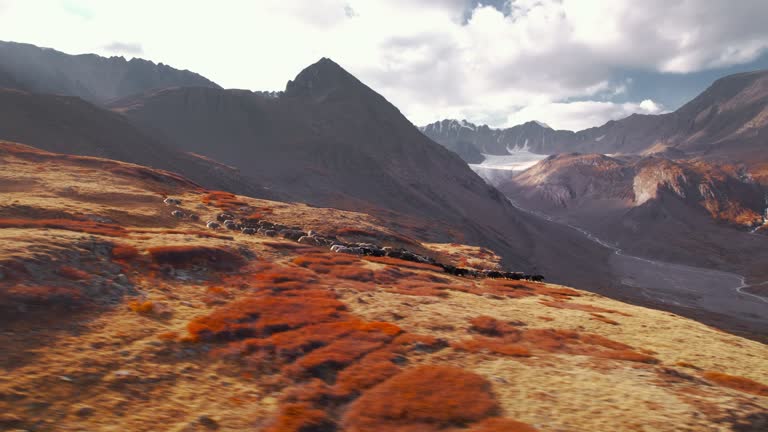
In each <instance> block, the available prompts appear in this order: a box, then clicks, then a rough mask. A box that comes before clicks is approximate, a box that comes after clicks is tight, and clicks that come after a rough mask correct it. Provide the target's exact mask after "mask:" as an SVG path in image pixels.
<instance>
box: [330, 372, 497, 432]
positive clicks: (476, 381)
mask: <svg viewBox="0 0 768 432" xmlns="http://www.w3.org/2000/svg"><path fill="white" fill-rule="evenodd" d="M498 412H499V406H498V404H497V402H496V399H495V397H494V395H493V393H491V384H490V383H489V382H488V381H487V380H485V378H483V377H481V376H480V375H477V374H475V373H472V372H468V371H465V370H463V369H459V368H456V367H452V366H417V367H414V368H411V369H406V370H405V371H403V372H402V373H400V374H397V375H395V376H394V377H392V378H390V379H389V380H387V381H385V382H383V383H381V384H379V385H377V386H376V387H373V388H372V389H370V390H369V391H367V392H365V393H364V394H363V395H362V396H361V397H360V398H359V399H357V400H356V401H355V402H353V403H352V405H351V406H350V407H349V409H348V411H347V413H346V415H345V416H344V420H343V424H344V426H345V430H347V431H349V432H362V431H385V430H386V431H397V432H406V431H408V432H416V431H420V432H430V431H439V430H442V429H446V428H450V427H462V426H465V425H467V424H470V423H474V422H477V421H479V420H483V419H485V418H489V417H493V416H495V415H496V414H497V413H498Z"/></svg>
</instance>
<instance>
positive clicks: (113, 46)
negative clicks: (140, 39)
mask: <svg viewBox="0 0 768 432" xmlns="http://www.w3.org/2000/svg"><path fill="white" fill-rule="evenodd" d="M103 48H104V50H106V51H109V52H113V53H117V54H129V55H140V54H142V53H143V52H144V48H142V46H141V44H137V43H130V42H117V41H115V42H112V43H109V44H107V45H104V47H103Z"/></svg>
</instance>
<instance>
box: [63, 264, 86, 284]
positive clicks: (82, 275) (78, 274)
mask: <svg viewBox="0 0 768 432" xmlns="http://www.w3.org/2000/svg"><path fill="white" fill-rule="evenodd" d="M56 273H57V274H58V275H59V276H61V277H64V278H66V279H69V280H74V281H79V280H86V279H90V278H91V275H90V274H88V273H86V272H84V271H82V270H80V269H76V268H74V267H70V266H61V267H59V269H58V270H57V271H56Z"/></svg>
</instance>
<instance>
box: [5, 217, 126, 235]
mask: <svg viewBox="0 0 768 432" xmlns="http://www.w3.org/2000/svg"><path fill="white" fill-rule="evenodd" d="M2 228H31V229H39V228H49V229H60V230H65V231H76V232H84V233H88V234H95V235H103V236H107V237H126V236H127V235H128V231H126V230H125V229H124V228H123V227H121V226H118V225H111V224H103V223H97V222H91V221H80V220H70V219H0V229H2Z"/></svg>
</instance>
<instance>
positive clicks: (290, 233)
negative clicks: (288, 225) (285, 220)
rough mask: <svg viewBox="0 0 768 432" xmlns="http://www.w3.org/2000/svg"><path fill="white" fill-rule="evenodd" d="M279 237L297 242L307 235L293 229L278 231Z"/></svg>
mask: <svg viewBox="0 0 768 432" xmlns="http://www.w3.org/2000/svg"><path fill="white" fill-rule="evenodd" d="M280 235H281V236H282V237H283V238H286V239H288V240H293V241H298V240H299V239H300V238H302V237H304V236H306V235H307V233H305V232H304V231H301V230H294V229H284V230H281V231H280Z"/></svg>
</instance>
